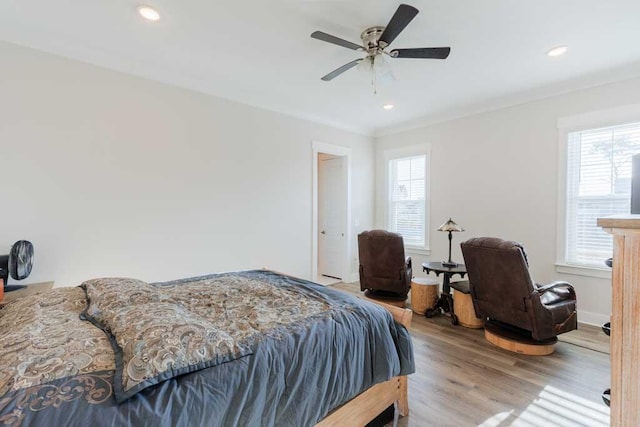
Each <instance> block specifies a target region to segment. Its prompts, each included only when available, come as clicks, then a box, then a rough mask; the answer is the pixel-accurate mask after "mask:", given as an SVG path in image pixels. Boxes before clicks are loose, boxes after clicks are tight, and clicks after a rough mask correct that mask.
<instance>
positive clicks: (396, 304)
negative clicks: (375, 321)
mask: <svg viewBox="0 0 640 427" xmlns="http://www.w3.org/2000/svg"><path fill="white" fill-rule="evenodd" d="M364 297H365V298H366V299H369V300H373V301H377V302H382V303H385V304H389V305H392V306H394V307H400V308H405V306H406V305H407V304H406V303H407V301H406V299H404V300H402V299H397V298H395V299H394V298H385V297H383V296H378V295H374V294H373V293H371V292H369V291H365V292H364Z"/></svg>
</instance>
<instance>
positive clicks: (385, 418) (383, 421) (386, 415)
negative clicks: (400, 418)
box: [366, 405, 394, 427]
mask: <svg viewBox="0 0 640 427" xmlns="http://www.w3.org/2000/svg"><path fill="white" fill-rule="evenodd" d="M393 415H394V406H393V405H391V406H389V407H388V408H387V409H385V410H384V411H382V412H381V413H380V415H378V416H377V417H375V418H374V419H373V420H371V422H370V423H369V424H367V425H366V427H384V426H385V425H387V424H389V423H392V422H393Z"/></svg>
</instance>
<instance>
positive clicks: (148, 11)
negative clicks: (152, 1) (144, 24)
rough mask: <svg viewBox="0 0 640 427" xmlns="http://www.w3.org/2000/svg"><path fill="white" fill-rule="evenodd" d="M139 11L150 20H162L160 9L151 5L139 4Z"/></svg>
mask: <svg viewBox="0 0 640 427" xmlns="http://www.w3.org/2000/svg"><path fill="white" fill-rule="evenodd" d="M138 13H139V14H140V16H142V17H143V18H144V19H146V20H148V21H154V22H155V21H158V20H160V14H159V13H158V11H157V10H155V9H154V8H152V7H150V6H144V5H142V6H138Z"/></svg>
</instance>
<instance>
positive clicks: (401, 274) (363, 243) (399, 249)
mask: <svg viewBox="0 0 640 427" xmlns="http://www.w3.org/2000/svg"><path fill="white" fill-rule="evenodd" d="M358 252H359V255H360V289H361V290H363V291H366V293H367V295H368V296H371V297H373V298H375V297H381V298H391V299H398V300H405V299H407V293H409V288H410V287H411V278H412V277H413V271H412V269H411V257H406V258H405V256H404V242H403V240H402V236H400V235H399V234H396V233H391V232H389V231H385V230H371V231H365V232H362V233H360V234H358Z"/></svg>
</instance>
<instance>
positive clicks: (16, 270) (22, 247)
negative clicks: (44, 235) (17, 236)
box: [0, 240, 33, 292]
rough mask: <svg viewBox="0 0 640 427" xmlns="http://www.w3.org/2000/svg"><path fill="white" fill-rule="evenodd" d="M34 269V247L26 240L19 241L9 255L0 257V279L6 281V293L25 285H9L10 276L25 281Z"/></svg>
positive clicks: (12, 247)
mask: <svg viewBox="0 0 640 427" xmlns="http://www.w3.org/2000/svg"><path fill="white" fill-rule="evenodd" d="M32 267H33V245H32V244H31V242H28V241H26V240H19V241H17V242H15V243H14V244H13V246H11V250H10V251H9V254H8V255H0V279H2V280H3V281H4V291H5V292H11V291H15V290H18V289H21V288H24V287H25V285H7V281H8V280H9V276H11V278H12V279H13V280H23V279H26V278H27V277H29V274H31V268H32Z"/></svg>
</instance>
